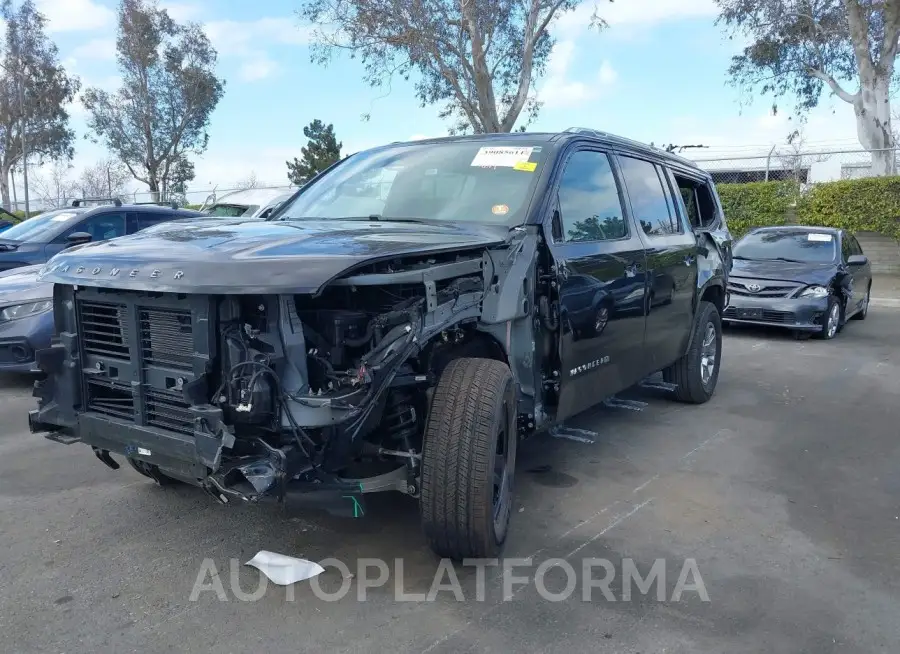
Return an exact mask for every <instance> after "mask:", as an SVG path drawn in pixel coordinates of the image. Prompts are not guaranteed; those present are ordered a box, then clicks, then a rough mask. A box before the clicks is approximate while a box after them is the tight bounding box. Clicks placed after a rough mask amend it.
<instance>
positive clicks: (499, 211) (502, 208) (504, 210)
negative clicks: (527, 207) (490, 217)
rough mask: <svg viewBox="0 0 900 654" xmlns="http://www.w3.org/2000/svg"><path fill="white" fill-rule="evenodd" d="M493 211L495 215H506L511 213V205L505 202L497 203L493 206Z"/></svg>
mask: <svg viewBox="0 0 900 654" xmlns="http://www.w3.org/2000/svg"><path fill="white" fill-rule="evenodd" d="M491 213H493V214H494V215H495V216H505V215H506V214H508V213H509V207H508V206H506V205H505V204H495V205H494V206H493V207H491Z"/></svg>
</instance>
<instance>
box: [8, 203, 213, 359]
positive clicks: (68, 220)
mask: <svg viewBox="0 0 900 654" xmlns="http://www.w3.org/2000/svg"><path fill="white" fill-rule="evenodd" d="M96 201H98V200H74V201H73V202H72V206H70V207H65V208H64V209H54V210H53V211H46V212H44V213H42V214H40V215H38V216H34V217H33V218H29V219H28V220H24V221H22V222H21V223H19V224H18V225H14V226H13V227H9V228H8V229H5V230H3V231H2V232H0V372H28V371H30V370H31V369H32V368H33V367H34V351H35V350H36V349H39V348H44V347H48V346H49V343H50V337H51V336H52V335H53V312H52V308H53V302H52V300H53V285H52V284H46V283H39V282H38V281H37V273H38V271H39V270H40V268H41V265H42V264H44V263H46V262H47V261H48V260H49V259H50V258H51V257H53V255H55V254H57V253H59V252H61V251H62V250H64V249H66V248H68V247H71V246H73V245H80V244H83V243H89V242H91V241H105V240H107V239H111V238H116V237H118V236H125V235H126V234H134V233H135V232H138V231H140V230H142V229H145V228H147V227H150V226H152V225H156V224H159V223H162V222H168V221H170V220H177V219H181V218H208V216H207V215H206V214H203V213H200V212H199V211H191V210H189V209H179V208H178V207H175V206H164V205H158V204H126V205H123V204H122V202H121V201H119V200H109V201H108V202H109V203H110V204H106V205H102V206H85V204H86V202H96ZM99 201H104V200H99Z"/></svg>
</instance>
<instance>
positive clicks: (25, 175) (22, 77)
mask: <svg viewBox="0 0 900 654" xmlns="http://www.w3.org/2000/svg"><path fill="white" fill-rule="evenodd" d="M21 62H22V60H21V58H20V59H19V64H20V65H19V110H20V111H21V112H22V126H21V128H20V129H21V130H22V183H23V184H24V186H25V218H30V217H31V208H30V207H29V206H28V139H27V138H26V137H25V125H26V121H25V67H24V66H22V65H21Z"/></svg>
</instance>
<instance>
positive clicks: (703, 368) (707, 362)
mask: <svg viewBox="0 0 900 654" xmlns="http://www.w3.org/2000/svg"><path fill="white" fill-rule="evenodd" d="M718 355H719V339H718V338H717V335H716V326H715V325H713V324H712V322H708V323H706V329H705V330H704V332H703V343H702V344H701V346H700V381H701V382H703V386H704V387H707V388H708V387H709V384H710V381H712V378H713V375H714V374H715V372H716V358H717V357H718Z"/></svg>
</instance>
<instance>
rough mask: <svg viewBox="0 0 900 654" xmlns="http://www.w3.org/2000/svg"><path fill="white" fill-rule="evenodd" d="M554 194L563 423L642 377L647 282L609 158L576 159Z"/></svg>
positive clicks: (584, 155)
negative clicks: (569, 417) (640, 375)
mask: <svg viewBox="0 0 900 654" xmlns="http://www.w3.org/2000/svg"><path fill="white" fill-rule="evenodd" d="M555 191H556V211H554V212H553V213H554V217H553V224H552V225H551V232H552V238H551V239H550V241H551V243H550V249H551V252H552V254H553V259H554V263H555V265H556V270H557V283H558V288H559V304H560V312H559V314H560V324H559V329H558V334H559V354H560V360H561V363H562V371H561V385H560V396H559V405H558V407H557V417H558V418H560V419H564V418H566V417H568V416H571V415H574V414H576V413H579V412H580V411H583V410H584V409H587V408H589V407H591V406H594V405H596V404H597V403H598V402H600V401H602V400H603V399H604V398H606V397H608V396H610V395H613V394H614V393H617V392H618V391H621V390H622V389H624V388H627V387H628V386H631V385H632V384H633V383H634V382H636V381H637V380H638V379H639V374H640V366H641V359H642V357H643V354H642V350H643V345H644V296H645V293H646V279H645V276H644V269H645V261H644V250H643V246H642V244H641V240H640V237H639V236H638V235H637V234H636V232H635V230H634V229H633V227H632V226H631V225H630V224H629V223H628V217H627V214H626V213H625V211H624V210H623V202H622V200H623V198H622V194H621V190H620V188H619V184H618V183H617V180H616V176H615V174H614V171H613V166H612V163H611V161H610V158H609V156H608V155H607V153H606V152H602V151H600V150H593V149H581V150H576V151H574V152H573V153H572V154H570V155H569V156H568V158H567V160H566V162H565V163H564V165H563V169H562V173H561V176H560V180H559V183H558V186H557V187H556V189H555Z"/></svg>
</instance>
